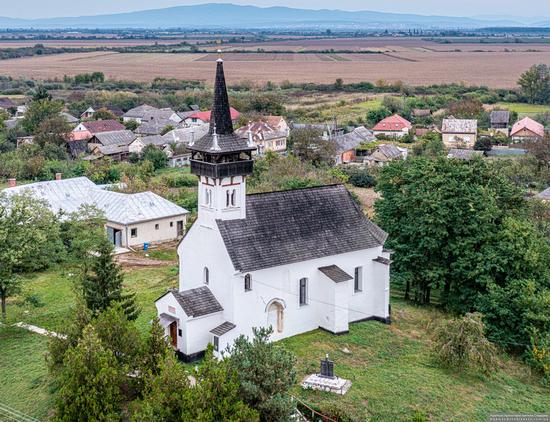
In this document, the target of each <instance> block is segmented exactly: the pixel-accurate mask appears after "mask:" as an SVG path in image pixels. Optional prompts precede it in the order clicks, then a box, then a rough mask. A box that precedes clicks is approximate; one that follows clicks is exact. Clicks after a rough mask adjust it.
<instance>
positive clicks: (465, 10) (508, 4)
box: [0, 0, 550, 18]
mask: <svg viewBox="0 0 550 422" xmlns="http://www.w3.org/2000/svg"><path fill="white" fill-rule="evenodd" d="M208 2H217V3H236V4H251V5H256V6H275V5H280V6H289V7H299V8H306V9H321V8H327V9H335V8H338V9H343V10H376V11H381V12H397V13H418V14H424V15H446V16H479V15H507V16H516V15H520V16H524V17H533V16H535V17H537V16H538V17H543V16H546V17H548V16H550V1H548V0H523V1H521V2H518V1H517V0H515V1H511V0H459V1H456V0H453V1H450V0H389V1H385V2H381V1H380V0H339V1H338V2H334V1H333V0H248V1H247V0H244V1H243V0H227V1H225V0H205V1H200V0H198V1H197V0H194V1H193V0H92V1H82V0H78V1H77V0H16V1H12V0H2V1H0V3H2V7H1V8H0V15H1V16H7V17H17V18H46V17H58V16H77V15H98V14H106V13H115V12H127V11H134V10H143V9H157V8H162V7H169V6H178V5H185V4H198V3H208ZM520 5H521V10H518V9H520Z"/></svg>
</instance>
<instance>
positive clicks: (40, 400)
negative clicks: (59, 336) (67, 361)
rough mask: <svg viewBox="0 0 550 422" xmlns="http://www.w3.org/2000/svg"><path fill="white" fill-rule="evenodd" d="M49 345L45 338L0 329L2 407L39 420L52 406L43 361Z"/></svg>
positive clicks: (0, 392) (13, 329)
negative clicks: (3, 405)
mask: <svg viewBox="0 0 550 422" xmlns="http://www.w3.org/2000/svg"><path fill="white" fill-rule="evenodd" d="M47 345H48V340H47V338H46V337H43V336H40V335H38V334H33V333H30V332H28V331H25V330H22V329H16V328H7V327H0V403H3V404H5V405H8V406H10V407H12V408H14V409H16V410H19V411H20V412H23V413H25V414H27V415H29V416H33V417H35V418H37V419H40V420H44V419H46V417H47V415H48V410H49V409H50V408H51V407H52V404H53V403H52V394H51V390H50V389H51V387H50V381H49V377H48V370H47V367H46V362H45V360H44V354H45V352H46V349H47ZM0 419H2V417H1V416H0Z"/></svg>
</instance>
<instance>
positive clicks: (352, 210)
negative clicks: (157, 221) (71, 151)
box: [156, 59, 391, 361]
mask: <svg viewBox="0 0 550 422" xmlns="http://www.w3.org/2000/svg"><path fill="white" fill-rule="evenodd" d="M189 149H190V150H191V153H192V159H191V172H192V173H193V174H195V175H197V176H198V177H199V183H198V184H199V187H198V188H199V189H198V196H199V197H198V204H199V205H198V218H197V220H196V222H195V223H194V224H193V226H192V227H191V229H190V230H189V232H188V233H187V235H186V236H185V237H184V238H183V239H182V241H181V242H180V244H179V246H178V256H179V259H180V271H179V274H180V276H179V277H180V279H179V288H178V289H174V290H169V291H168V292H167V293H166V294H164V295H163V296H161V297H160V298H159V299H157V301H156V308H157V312H158V316H159V319H160V323H161V324H162V326H163V327H164V329H165V333H166V335H167V337H168V338H169V339H170V342H171V344H172V346H173V347H174V349H175V350H176V352H177V354H178V355H179V356H180V357H181V358H182V359H184V360H186V361H191V360H194V359H197V358H199V357H200V356H202V355H203V354H204V351H205V349H206V348H207V346H208V344H209V343H211V344H213V347H214V350H215V353H216V354H217V355H218V356H220V353H221V352H222V351H223V350H224V349H225V348H226V346H227V345H229V344H231V343H232V342H233V340H234V339H235V338H236V337H238V336H239V335H241V334H244V335H247V336H252V328H253V327H268V326H271V327H273V330H274V332H273V336H272V339H273V340H280V339H283V338H285V337H289V336H293V335H296V334H300V333H303V332H306V331H311V330H314V329H316V328H319V327H320V328H322V329H324V330H327V331H329V332H331V333H335V334H344V333H347V332H348V330H349V324H350V323H352V322H356V321H363V320H368V319H376V320H380V321H384V322H389V321H390V306H389V277H390V276H389V269H390V262H391V261H390V254H389V252H388V251H386V250H384V242H385V240H386V237H387V234H386V233H385V232H384V231H382V230H381V229H380V228H379V227H378V226H376V225H375V224H374V223H372V222H371V221H370V220H369V219H368V218H367V217H366V216H365V215H364V213H363V211H362V210H361V209H360V208H359V206H358V205H357V204H356V203H355V202H354V200H353V198H352V197H351V195H350V194H349V192H348V191H347V190H346V188H345V187H344V186H342V185H331V186H321V187H315V188H307V189H298V190H292V191H280V192H271V193H261V194H254V195H247V194H246V179H247V177H248V176H249V175H250V174H252V171H253V166H254V161H253V157H252V152H253V151H254V150H255V149H256V147H255V145H254V144H253V142H251V140H250V139H243V138H240V137H238V136H237V135H236V134H235V133H234V131H233V124H232V120H231V116H230V112H229V101H228V96H227V91H226V88H225V78H224V72H223V60H222V59H218V61H217V70H216V80H215V88H214V105H213V109H212V121H211V125H210V130H209V133H208V134H207V135H206V136H204V137H203V138H201V139H198V140H197V141H195V142H193V143H192V144H190V145H189Z"/></svg>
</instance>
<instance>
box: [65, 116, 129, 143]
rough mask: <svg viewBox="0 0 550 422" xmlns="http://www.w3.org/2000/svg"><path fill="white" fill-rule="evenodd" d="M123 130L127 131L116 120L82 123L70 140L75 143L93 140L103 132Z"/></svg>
mask: <svg viewBox="0 0 550 422" xmlns="http://www.w3.org/2000/svg"><path fill="white" fill-rule="evenodd" d="M121 130H126V128H125V127H124V125H123V124H122V123H119V122H117V121H116V120H96V121H90V122H82V123H80V124H79V125H78V126H77V127H75V128H74V129H73V130H72V132H71V134H70V139H71V140H74V141H78V140H83V139H92V138H93V137H94V135H96V134H98V133H101V132H115V131H121Z"/></svg>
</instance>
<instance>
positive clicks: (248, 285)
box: [244, 274, 252, 292]
mask: <svg viewBox="0 0 550 422" xmlns="http://www.w3.org/2000/svg"><path fill="white" fill-rule="evenodd" d="M250 290H252V276H251V275H250V274H247V275H245V276H244V291H245V292H249V291H250Z"/></svg>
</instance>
